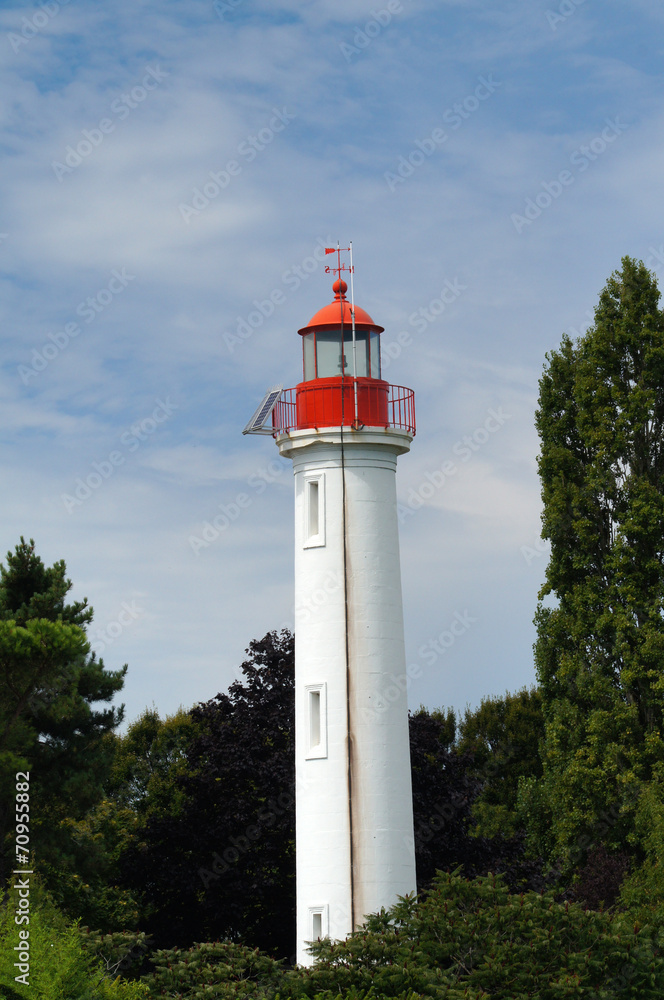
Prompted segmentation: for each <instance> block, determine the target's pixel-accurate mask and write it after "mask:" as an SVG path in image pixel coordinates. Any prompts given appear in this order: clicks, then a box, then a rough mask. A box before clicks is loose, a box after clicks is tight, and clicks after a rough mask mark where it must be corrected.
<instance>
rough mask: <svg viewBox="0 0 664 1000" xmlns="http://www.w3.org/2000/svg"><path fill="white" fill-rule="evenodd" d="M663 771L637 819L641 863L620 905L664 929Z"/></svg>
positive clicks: (626, 884) (646, 793)
mask: <svg viewBox="0 0 664 1000" xmlns="http://www.w3.org/2000/svg"><path fill="white" fill-rule="evenodd" d="M662 777H663V776H662V772H661V769H659V770H658V773H657V774H656V776H655V779H654V780H653V781H652V782H651V783H650V784H649V785H648V787H647V788H646V789H645V790H644V792H643V794H642V796H641V799H640V801H639V804H638V806H637V809H636V814H635V817H634V833H633V837H632V839H633V840H634V841H635V842H636V843H637V844H638V846H639V848H640V851H641V853H642V859H641V863H640V864H639V865H638V866H637V867H636V869H635V870H634V871H633V872H632V874H631V875H630V876H629V878H627V879H626V880H625V882H624V883H623V885H622V888H621V893H620V903H621V905H622V906H624V907H626V908H627V909H628V910H629V911H630V913H631V914H633V915H634V916H635V917H636V919H638V920H640V921H642V922H647V923H656V924H658V925H659V926H664V782H663V781H662Z"/></svg>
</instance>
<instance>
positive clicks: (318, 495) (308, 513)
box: [304, 472, 325, 549]
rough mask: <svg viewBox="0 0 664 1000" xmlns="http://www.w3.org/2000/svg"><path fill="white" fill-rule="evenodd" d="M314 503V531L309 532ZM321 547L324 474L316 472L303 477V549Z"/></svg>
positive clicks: (322, 539) (323, 521) (323, 524)
mask: <svg viewBox="0 0 664 1000" xmlns="http://www.w3.org/2000/svg"><path fill="white" fill-rule="evenodd" d="M314 484H315V485H314ZM314 496H315V501H314ZM314 502H315V503H316V507H317V509H316V521H317V524H316V527H317V530H316V531H312V530H311V529H312V519H313V516H314V511H313V509H312V505H313V503H314ZM323 545H325V473H324V472H318V473H315V474H314V475H307V476H305V477H304V548H305V549H313V548H319V547H320V546H323Z"/></svg>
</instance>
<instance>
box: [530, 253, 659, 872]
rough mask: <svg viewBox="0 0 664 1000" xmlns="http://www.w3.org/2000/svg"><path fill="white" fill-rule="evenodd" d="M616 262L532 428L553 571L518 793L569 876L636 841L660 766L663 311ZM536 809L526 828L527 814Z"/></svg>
mask: <svg viewBox="0 0 664 1000" xmlns="http://www.w3.org/2000/svg"><path fill="white" fill-rule="evenodd" d="M658 300H659V291H658V288H657V283H656V280H655V278H654V277H653V275H651V274H650V272H649V271H648V270H647V269H646V268H645V266H644V265H643V264H642V263H638V262H636V261H633V260H631V259H630V258H628V257H625V258H624V259H623V262H622V269H621V271H619V272H616V273H614V274H613V275H612V276H611V278H610V279H609V281H608V283H607V285H606V287H605V289H604V290H603V292H602V293H601V295H600V300H599V305H598V307H597V309H596V311H595V322H594V325H593V327H591V328H590V329H589V330H588V332H587V333H586V334H585V335H584V337H583V338H581V340H579V341H578V343H577V344H572V342H571V341H570V340H569V338H567V337H565V338H564V339H563V342H562V345H561V348H560V350H559V351H554V352H552V353H551V354H550V355H549V356H548V367H547V368H546V369H545V371H544V374H543V376H542V379H541V380H540V399H539V410H538V412H537V429H538V432H539V435H540V440H541V454H540V457H539V471H540V477H541V481H542V498H543V501H544V514H543V530H542V535H543V537H545V538H549V539H550V540H551V558H550V561H549V565H548V567H547V573H546V582H545V584H544V587H543V588H542V592H541V595H540V597H541V598H544V597H546V596H547V595H551V597H552V598H553V599H554V600H555V602H556V603H555V606H551V605H550V604H549V605H546V606H545V605H544V604H540V607H539V609H538V612H537V617H536V624H537V630H538V639H537V644H536V647H535V658H536V666H537V674H538V679H539V684H540V690H541V693H542V699H543V709H544V717H545V724H546V735H545V740H544V747H543V765H544V772H543V779H542V788H543V795H542V796H541V798H540V800H539V802H538V801H536V798H537V797H536V796H534V795H533V794H532V793H533V788H532V785H533V782H532V780H531V781H528V780H525V782H524V783H523V784H524V787H523V799H522V802H523V809H524V813H528V812H530V815H531V819H532V823H533V825H532V827H531V832H532V830H533V829H534V830H536V831H539V832H540V834H541V836H542V838H543V839H540V841H539V844H538V846H539V847H540V848H543V849H546V850H548V852H549V853H550V854H551V855H553V856H554V857H562V859H563V860H564V861H565V862H567V863H569V864H574V863H576V862H578V861H579V860H580V859H582V858H583V856H584V854H585V852H586V851H587V850H588V848H589V847H591V846H592V845H594V844H597V843H604V844H605V845H606V846H607V848H608V849H609V850H617V849H619V848H620V847H622V846H623V845H625V844H626V843H627V842H628V838H631V837H632V834H633V833H634V830H635V815H636V810H637V804H638V802H639V799H640V797H641V794H642V791H643V789H644V788H645V787H646V786H647V784H648V782H649V781H650V780H651V779H652V776H653V774H654V773H655V771H656V769H657V768H658V766H659V765H660V764H661V763H662V762H663V761H664V739H663V737H662V734H663V733H664V671H663V670H662V665H663V664H664V617H663V615H662V611H663V609H664V557H663V552H664V447H663V445H662V442H663V441H664V313H662V312H661V311H660V309H659V307H658ZM538 805H539V807H540V808H541V809H542V810H543V812H541V813H540V815H539V816H537V817H536V816H534V815H533V813H534V810H535V809H536V808H537V806H538Z"/></svg>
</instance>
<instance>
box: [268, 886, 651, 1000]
mask: <svg viewBox="0 0 664 1000" xmlns="http://www.w3.org/2000/svg"><path fill="white" fill-rule="evenodd" d="M662 943H664V937H662V939H660V936H659V935H658V934H657V933H656V932H654V931H652V929H650V928H649V927H643V928H641V927H639V925H638V924H637V925H634V923H633V922H631V923H630V922H629V921H624V922H621V920H620V919H619V918H618V917H613V916H611V915H609V914H606V913H596V912H593V911H590V910H589V911H584V910H583V909H582V908H581V907H580V906H577V905H575V904H570V903H557V902H555V900H554V897H553V894H543V895H539V894H537V893H532V892H529V893H524V894H521V895H510V893H509V892H508V890H507V888H506V886H505V884H504V883H503V881H502V880H501V878H500V877H488V878H478V879H475V880H473V881H466V880H464V879H462V878H461V877H460V876H459V875H458V874H456V873H454V874H444V875H443V874H440V875H439V876H438V878H437V880H436V882H435V884H434V887H433V889H432V891H431V892H430V893H429V894H428V895H427V896H426V897H425V899H424V900H423V901H422V902H421V903H419V904H415V903H414V902H412V901H402V902H400V903H399V904H397V906H395V907H393V908H392V909H391V910H390V911H389V912H388V913H381V914H379V915H376V916H372V917H370V918H369V920H368V922H367V926H366V929H365V930H363V931H360V932H357V933H356V934H354V935H353V936H351V937H350V938H349V939H348V940H347V941H346V942H345V943H342V944H332V943H330V942H329V941H322V942H317V943H316V944H315V945H314V946H312V951H313V952H314V954H315V955H316V956H317V963H316V965H315V966H314V967H313V968H312V969H310V970H298V971H296V972H293V973H291V974H290V975H289V977H288V987H289V991H290V992H289V995H290V996H292V997H313V996H315V995H316V993H318V992H320V991H321V990H325V989H327V990H330V991H333V992H335V991H336V992H340V993H342V994H343V993H344V992H345V991H346V990H348V989H350V988H351V987H354V988H356V989H358V990H361V989H368V988H369V987H371V986H373V988H374V989H375V990H376V992H377V993H378V994H382V995H384V996H388V997H396V996H400V995H401V994H403V993H405V992H406V991H407V990H409V989H412V990H413V991H414V992H415V993H416V994H419V995H422V996H427V997H445V998H448V1000H461V998H462V997H481V996H487V997H491V998H493V1000H522V998H523V1000H525V998H526V997H538V998H539V1000H559V998H565V997H570V998H571V997H579V996H588V997H595V998H604V997H607V998H608V997H615V998H621V997H634V998H637V997H638V998H639V1000H655V998H657V997H659V996H661V995H662V992H663V991H664V956H663V955H662V952H661V945H662Z"/></svg>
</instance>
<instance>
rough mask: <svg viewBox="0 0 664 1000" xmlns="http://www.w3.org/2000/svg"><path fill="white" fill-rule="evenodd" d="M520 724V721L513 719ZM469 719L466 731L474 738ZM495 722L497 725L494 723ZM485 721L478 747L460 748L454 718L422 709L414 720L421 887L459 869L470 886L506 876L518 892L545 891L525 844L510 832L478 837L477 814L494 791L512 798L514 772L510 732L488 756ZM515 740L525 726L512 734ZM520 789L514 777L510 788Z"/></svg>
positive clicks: (417, 853)
mask: <svg viewBox="0 0 664 1000" xmlns="http://www.w3.org/2000/svg"><path fill="white" fill-rule="evenodd" d="M515 715H516V716H518V713H515ZM469 717H470V718H472V714H471V716H469V714H468V713H467V714H466V720H465V723H466V730H467V732H469V730H470V728H471V726H470V724H469V721H468V720H469ZM491 721H495V720H493V719H491ZM488 728H492V727H491V726H489V725H488V721H487V719H486V718H485V719H483V723H478V724H477V726H476V727H475V728H474V729H473V733H474V736H475V740H474V743H475V745H474V746H471V742H473V741H471V740H470V739H469V740H468V743H467V745H465V746H464V745H463V744H462V743H459V742H458V741H457V740H456V720H455V717H454V713H453V712H452V711H451V710H448V711H447V712H444V711H434V712H428V711H427V710H426V709H423V708H421V709H420V710H419V711H418V712H415V713H414V714H412V715H411V716H410V756H411V767H412V782H413V821H414V828H415V829H414V832H415V860H416V864H417V886H418V889H419V890H420V891H422V890H425V889H427V888H428V887H429V886H430V884H431V882H432V880H433V878H434V876H435V874H436V872H437V871H453V870H455V869H457V868H459V867H460V868H461V870H462V874H463V875H465V876H467V877H469V878H472V877H474V876H476V875H485V874H487V873H489V872H492V873H494V874H495V873H501V874H503V875H504V876H505V878H506V880H507V882H508V884H509V885H510V886H511V887H512V888H513V889H515V890H516V889H526V888H531V889H537V890H540V889H542V888H543V887H544V881H543V879H542V876H541V869H542V865H541V860H540V859H539V858H532V859H526V858H525V856H524V844H523V836H522V835H521V834H519V833H518V834H516V835H512V834H513V831H512V829H511V827H510V826H508V825H507V824H506V826H505V829H503V830H502V831H500V832H498V833H494V834H493V835H492V836H484V835H482V831H481V830H480V831H479V834H478V832H477V830H476V825H477V823H476V815H475V810H476V806H477V805H478V803H481V802H482V796H483V795H484V794H487V793H489V792H490V791H491V790H492V789H493V790H494V792H495V795H496V796H497V797H498V799H499V800H501V801H502V800H504V799H505V798H506V797H509V796H508V795H507V796H506V792H505V788H504V786H503V782H502V780H501V778H502V775H503V773H504V772H505V770H506V769H509V766H510V765H509V762H508V757H507V752H506V745H507V740H506V738H505V726H503V728H502V738H501V739H498V737H497V736H496V733H495V732H494V742H495V744H496V753H495V756H492V754H491V753H490V752H489V753H487V752H486V745H485V743H484V741H483V739H482V740H480V739H479V738H478V733H482V734H483V736H484V735H486V731H487V729H488ZM511 728H512V729H513V730H514V731H515V732H517V731H518V729H519V726H518V725H513V726H512V727H511ZM513 783H514V774H512V775H511V776H510V778H509V781H508V785H509V786H511V785H512V784H513Z"/></svg>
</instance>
